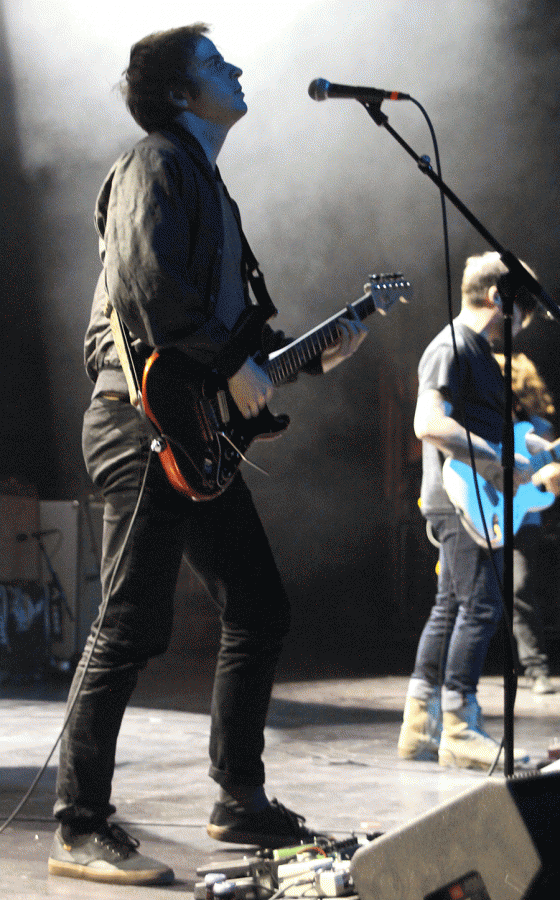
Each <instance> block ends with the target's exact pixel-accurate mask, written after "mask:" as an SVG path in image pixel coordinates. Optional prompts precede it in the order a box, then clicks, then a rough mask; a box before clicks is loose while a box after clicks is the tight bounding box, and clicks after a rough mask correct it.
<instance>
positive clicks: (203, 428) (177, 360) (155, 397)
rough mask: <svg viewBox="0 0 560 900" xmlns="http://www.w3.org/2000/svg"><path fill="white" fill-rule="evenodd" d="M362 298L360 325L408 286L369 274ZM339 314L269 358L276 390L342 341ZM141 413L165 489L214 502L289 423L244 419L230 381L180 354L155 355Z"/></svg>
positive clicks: (265, 414) (403, 296)
mask: <svg viewBox="0 0 560 900" xmlns="http://www.w3.org/2000/svg"><path fill="white" fill-rule="evenodd" d="M364 290H365V294H364V296H363V297H360V299H359V300H355V301H354V302H353V303H352V304H351V305H352V307H353V309H354V310H355V312H356V314H357V316H358V318H359V319H360V320H363V319H365V318H366V317H367V316H369V315H370V314H371V313H373V312H375V311H376V310H377V311H379V312H381V313H386V312H387V310H388V309H389V308H390V307H391V306H392V305H393V304H394V303H395V302H396V301H397V300H402V301H403V302H406V301H407V300H408V299H409V296H410V293H411V286H410V282H408V281H406V279H404V278H403V277H402V275H371V276H370V280H369V283H368V284H367V285H366V287H365V288H364ZM347 314H348V313H347V310H346V309H343V310H341V311H340V312H339V313H337V314H336V315H334V316H331V318H330V319H327V320H326V321H325V322H323V323H322V324H321V325H319V326H317V328H314V329H313V330H312V331H309V332H307V334H304V335H303V337H300V338H298V339H297V340H295V341H292V342H291V343H290V344H288V345H287V346H286V347H282V349H280V350H276V351H275V352H274V353H271V354H270V356H268V357H267V359H266V361H265V362H264V364H263V366H262V368H263V369H264V370H265V372H266V373H267V375H268V377H269V378H270V380H271V382H272V384H273V385H275V386H278V385H281V384H284V383H285V382H287V381H289V380H290V378H292V377H293V376H294V375H295V374H296V373H297V372H299V371H300V369H302V368H303V366H305V365H307V363H309V362H310V361H311V360H312V359H314V358H315V357H316V356H319V355H320V354H321V353H322V352H323V350H326V349H327V348H329V347H332V346H333V345H334V344H336V342H337V341H338V339H339V337H340V331H339V326H338V320H339V319H341V318H343V317H344V316H346V315H347ZM142 400H143V404H144V410H145V413H146V415H147V417H148V419H149V420H150V422H151V424H152V426H153V427H154V428H155V430H156V432H157V435H158V437H156V438H155V443H154V446H155V448H156V449H157V450H158V453H159V459H160V461H161V463H162V465H163V468H164V471H165V474H166V476H167V479H168V481H169V482H170V484H171V485H172V486H173V487H174V488H175V489H176V490H177V491H179V492H180V493H182V494H185V495H186V496H187V497H190V498H191V499H192V500H212V499H213V498H214V497H217V496H218V495H219V494H221V493H222V491H224V490H225V489H226V488H227V486H228V484H229V483H230V482H231V480H232V478H233V477H234V475H235V473H236V472H237V469H238V468H239V465H240V463H241V461H242V460H243V459H245V454H246V451H247V449H248V447H249V446H250V445H251V443H252V442H253V441H254V440H262V439H267V438H273V437H276V436H277V435H279V434H280V433H281V432H282V431H284V430H285V429H286V428H287V426H288V424H289V418H288V416H285V415H280V416H276V415H273V414H272V413H271V412H270V410H269V409H268V407H265V408H264V409H263V410H262V411H261V412H260V413H259V415H258V416H255V417H254V418H252V419H245V418H243V416H242V415H241V413H240V412H239V410H238V408H237V406H236V404H235V403H234V401H233V399H232V398H231V395H230V393H229V391H228V387H227V380H226V379H223V378H219V377H218V376H215V375H213V374H212V373H210V372H209V371H208V369H207V368H204V367H202V366H199V365H197V364H196V363H193V362H192V361H191V360H189V358H188V357H187V356H186V355H185V354H184V353H181V351H179V350H174V349H168V350H162V351H157V350H156V351H154V352H153V353H152V355H151V356H150V358H149V359H148V360H147V362H146V364H145V367H144V373H143V378H142Z"/></svg>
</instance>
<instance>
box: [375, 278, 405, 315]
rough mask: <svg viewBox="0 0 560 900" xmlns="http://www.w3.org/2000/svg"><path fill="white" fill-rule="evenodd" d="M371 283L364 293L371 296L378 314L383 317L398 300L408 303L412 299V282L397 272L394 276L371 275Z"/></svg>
mask: <svg viewBox="0 0 560 900" xmlns="http://www.w3.org/2000/svg"><path fill="white" fill-rule="evenodd" d="M368 277H369V282H368V283H367V284H366V285H364V291H365V292H366V293H367V294H371V296H372V298H373V301H374V303H375V308H376V310H377V312H379V313H381V315H382V316H384V315H386V314H387V311H388V310H389V309H390V308H391V307H392V305H393V304H394V303H396V302H397V300H400V302H401V303H408V301H409V299H410V298H411V297H412V285H411V283H410V281H407V279H406V278H404V277H403V276H402V274H401V273H399V272H396V273H395V274H393V275H369V276H368Z"/></svg>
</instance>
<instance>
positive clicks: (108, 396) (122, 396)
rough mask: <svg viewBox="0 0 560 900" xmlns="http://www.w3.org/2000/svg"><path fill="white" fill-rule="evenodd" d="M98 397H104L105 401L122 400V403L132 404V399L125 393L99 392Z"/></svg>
mask: <svg viewBox="0 0 560 900" xmlns="http://www.w3.org/2000/svg"><path fill="white" fill-rule="evenodd" d="M96 396H97V397H103V398H104V399H105V400H120V402H121V403H130V397H129V395H128V393H125V392H124V391H99V393H98V394H97V395H96Z"/></svg>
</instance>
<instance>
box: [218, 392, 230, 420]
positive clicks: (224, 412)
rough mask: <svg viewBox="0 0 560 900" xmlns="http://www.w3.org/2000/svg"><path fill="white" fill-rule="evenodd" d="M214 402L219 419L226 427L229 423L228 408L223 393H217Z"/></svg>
mask: <svg viewBox="0 0 560 900" xmlns="http://www.w3.org/2000/svg"><path fill="white" fill-rule="evenodd" d="M216 402H217V404H218V412H219V414H220V419H221V420H222V423H223V424H224V425H227V423H228V422H229V406H228V402H227V397H226V392H225V391H218V393H217V394H216Z"/></svg>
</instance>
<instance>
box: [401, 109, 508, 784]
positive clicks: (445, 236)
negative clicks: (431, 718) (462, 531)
mask: <svg viewBox="0 0 560 900" xmlns="http://www.w3.org/2000/svg"><path fill="white" fill-rule="evenodd" d="M410 100H411V102H412V103H414V105H415V106H417V107H418V109H419V110H420V112H421V113H422V115H423V116H424V118H425V120H426V122H427V125H428V128H429V130H430V134H431V137H432V144H433V147H434V156H435V161H436V169H437V173H438V176H439V178H440V180H442V174H441V161H440V155H439V148H438V143H437V138H436V134H435V130H434V128H433V125H432V122H431V120H430V117H429V116H428V113H427V112H426V110H425V109H424V107H423V106H422V105H421V104H420V103H419V102H418V101H417V100H415V99H414V97H410ZM439 193H440V200H441V217H442V227H443V243H444V259H445V273H446V284H447V314H448V317H449V326H450V330H451V341H452V344H453V355H454V359H455V364H456V366H457V370H458V371H460V364H459V351H458V349H457V338H456V334H455V327H454V323H453V318H454V317H453V299H452V279H451V262H450V252H449V227H448V221H447V208H446V204H445V194H444V192H443V190H441V189H440V191H439ZM459 416H460V423H461V424H462V426H463V428H464V429H465V432H466V435H467V445H468V450H469V457H470V463H471V468H472V471H473V472H476V466H475V457H474V447H473V443H472V438H471V432H470V429H469V428H468V426H467V425H466V424H465V423H466V416H465V409H464V404H463V401H462V399H460V401H459ZM473 481H474V486H475V492H476V499H477V504H478V508H479V512H480V514H481V519H482V524H483V528H484V536H485V539H486V543H487V547H488V554H489V557H490V563H491V566H492V569H493V572H494V577H495V578H496V582H497V584H498V588H499V593H500V601H501V606H502V614H503V617H504V623H505V632H506V636H507V639H508V641H509V644H510V648H511V653H512V659H515V655H516V644H515V638H514V634H513V624H512V621H511V618H510V616H509V612H508V609H507V606H506V601H505V596H504V587H503V581H502V579H501V578H500V575H499V573H498V567H497V565H496V559H495V556H494V549H493V547H492V543H491V540H490V535H489V532H488V527H487V523H486V519H485V517H484V513H483V507H482V498H481V496H480V488H479V484H478V478H476V477H475V478H474V479H473ZM428 537H429V535H428ZM432 543H433V542H432ZM448 612H450V610H449V609H448ZM445 625H446V631H447V621H446V623H445ZM443 665H444V647H443V646H442V651H441V657H440V661H439V664H438V672H439V677H438V683H439V687H440V689H441V687H442V686H443ZM514 681H515V683H514V688H513V695H514V702H515V695H516V692H517V675H515V680H514ZM503 744H504V737H503V735H502V739H501V741H500V743H499V746H498V749H497V752H496V757H495V759H494V761H493V763H492V765H491V767H490V769H489V771H488V773H487V774H488V776H490V775H492V774H493V772H494V770H495V768H496V766H497V764H498V760H499V757H500V753H501V751H502V748H503Z"/></svg>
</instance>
